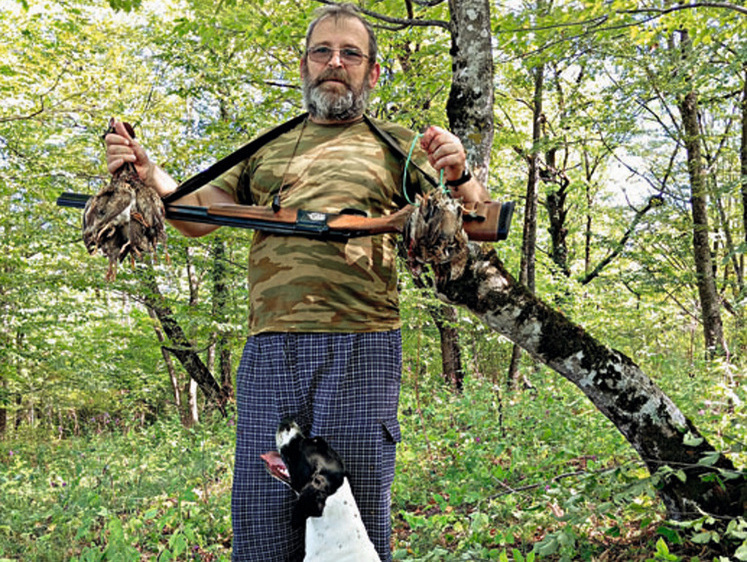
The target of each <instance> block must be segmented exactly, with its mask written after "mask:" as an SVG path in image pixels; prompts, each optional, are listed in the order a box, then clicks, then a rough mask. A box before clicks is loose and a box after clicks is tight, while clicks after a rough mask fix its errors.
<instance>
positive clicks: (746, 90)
mask: <svg viewBox="0 0 747 562" xmlns="http://www.w3.org/2000/svg"><path fill="white" fill-rule="evenodd" d="M743 71H744V72H743V78H742V80H743V81H742V141H741V145H740V147H739V163H740V166H739V167H740V169H741V172H742V179H741V182H740V184H741V186H742V223H743V227H744V240H745V242H747V64H745V65H744V68H743Z"/></svg>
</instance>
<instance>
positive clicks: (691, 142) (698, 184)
mask: <svg viewBox="0 0 747 562" xmlns="http://www.w3.org/2000/svg"><path fill="white" fill-rule="evenodd" d="M680 34H681V37H682V39H681V48H682V53H683V56H684V57H685V58H687V57H688V54H689V50H690V47H691V45H690V35H689V34H688V32H687V30H683V31H681V32H680ZM688 86H689V87H690V88H692V87H693V85H692V83H689V84H688ZM679 110H680V115H681V116H682V128H683V130H684V136H685V138H684V139H683V140H684V143H685V150H686V151H687V170H688V173H689V175H690V189H691V192H692V193H691V197H692V199H691V204H692V215H693V258H694V260H695V271H696V274H697V279H698V294H699V296H700V307H701V314H702V319H703V335H704V337H705V346H706V354H707V355H708V356H714V355H725V354H726V342H725V340H724V328H723V324H722V322H721V311H720V303H719V296H718V291H717V290H716V280H715V279H714V273H713V260H712V259H711V247H710V244H709V241H708V234H709V228H708V195H707V189H706V181H705V169H704V167H703V157H702V154H701V146H700V127H699V125H698V94H697V92H696V91H695V90H694V89H690V91H688V92H687V94H685V96H684V97H683V98H682V99H681V100H680V103H679Z"/></svg>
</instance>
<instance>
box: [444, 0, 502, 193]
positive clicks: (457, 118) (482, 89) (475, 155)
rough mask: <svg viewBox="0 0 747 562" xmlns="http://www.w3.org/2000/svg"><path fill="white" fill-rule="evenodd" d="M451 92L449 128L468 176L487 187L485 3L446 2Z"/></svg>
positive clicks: (489, 92) (489, 57) (489, 85)
mask: <svg viewBox="0 0 747 562" xmlns="http://www.w3.org/2000/svg"><path fill="white" fill-rule="evenodd" d="M449 10H450V11H451V22H450V23H451V74H452V77H451V90H450V91H449V99H448V101H447V103H446V113H447V114H448V116H449V127H450V128H451V131H452V132H453V133H454V134H455V135H457V136H458V137H459V138H460V139H461V140H462V144H463V145H464V148H465V150H466V151H467V161H468V163H469V165H470V167H471V169H472V173H473V174H474V175H475V176H476V177H477V179H478V180H480V182H481V183H482V184H483V185H487V184H488V169H489V168H490V151H491V148H492V146H493V132H494V128H493V102H494V92H493V49H492V45H491V41H492V34H491V32H490V3H489V2H488V0H449Z"/></svg>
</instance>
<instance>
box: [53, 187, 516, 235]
mask: <svg viewBox="0 0 747 562" xmlns="http://www.w3.org/2000/svg"><path fill="white" fill-rule="evenodd" d="M89 197H90V196H88V195H83V194H79V193H63V194H62V195H61V196H60V197H59V198H58V199H57V204H58V205H60V206H62V207H74V208H80V209H82V208H84V207H85V204H86V201H88V199H89ZM413 210H414V207H412V206H411V205H408V206H407V207H404V208H402V209H400V210H399V211H397V212H396V213H393V214H391V215H387V216H383V217H374V218H370V217H367V216H363V215H362V214H361V213H359V212H355V211H351V212H342V213H320V212H316V211H305V210H302V209H285V208H283V209H280V210H279V211H278V212H275V211H273V210H272V208H271V207H260V206H257V205H234V204H217V205H212V206H210V207H193V206H190V205H175V204H167V205H166V218H167V219H169V220H178V221H188V222H200V223H207V224H215V225H218V226H232V227H238V228H249V229H253V230H262V231H265V232H271V233H273V234H288V235H296V236H308V237H311V238H322V239H327V240H347V239H350V238H358V237H361V236H372V235H375V234H385V233H401V232H402V230H403V229H404V226H405V223H406V222H407V218H408V217H409V216H410V214H411V213H412V211H413ZM513 212H514V202H513V201H507V202H503V203H498V202H494V201H487V202H485V203H467V204H465V205H463V214H462V219H463V224H464V231H465V232H466V233H467V236H468V237H469V239H470V240H474V241H478V242H497V241H499V240H505V239H506V237H507V236H508V232H509V228H510V226H511V217H512V216H513Z"/></svg>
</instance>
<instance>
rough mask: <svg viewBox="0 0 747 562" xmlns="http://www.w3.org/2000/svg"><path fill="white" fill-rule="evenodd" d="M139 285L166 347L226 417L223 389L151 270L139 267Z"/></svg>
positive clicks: (226, 399) (142, 296)
mask: <svg viewBox="0 0 747 562" xmlns="http://www.w3.org/2000/svg"><path fill="white" fill-rule="evenodd" d="M140 272H141V273H142V275H141V276H140V283H141V285H142V286H143V291H142V294H141V295H140V298H141V299H142V300H143V302H144V304H145V305H146V306H147V307H148V308H149V309H150V310H152V311H153V313H154V314H155V315H156V317H157V318H158V320H159V322H160V323H161V327H162V328H163V331H164V333H165V334H166V336H167V337H168V338H169V340H170V341H171V343H172V345H171V346H169V347H167V350H168V351H169V352H171V353H172V354H173V355H174V356H175V357H176V358H177V359H178V360H179V362H180V363H181V364H182V366H183V367H184V369H185V370H186V371H187V374H188V375H189V376H190V377H191V378H193V379H194V380H195V382H197V384H198V385H199V386H200V389H202V392H203V393H204V394H205V397H206V398H207V399H208V400H209V401H212V402H214V403H215V404H216V405H217V406H218V408H219V409H220V411H221V413H222V414H223V415H226V402H227V401H228V399H229V396H228V395H227V394H226V392H225V390H224V389H223V388H222V387H221V386H220V385H219V384H218V383H217V382H216V380H215V378H214V377H213V374H212V373H211V372H210V369H208V368H207V366H206V365H205V363H204V362H203V361H202V359H201V358H200V355H199V354H198V353H197V350H196V349H195V347H194V346H193V345H192V343H190V341H189V340H188V339H187V336H186V334H185V333H184V330H182V327H181V326H180V325H179V323H178V322H177V320H176V318H175V317H174V313H173V312H172V311H171V308H169V306H168V304H166V300H165V299H164V298H163V295H162V294H161V291H160V290H159V289H158V284H157V283H156V279H155V276H154V273H153V270H152V269H151V268H150V267H143V268H141V270H140Z"/></svg>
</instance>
